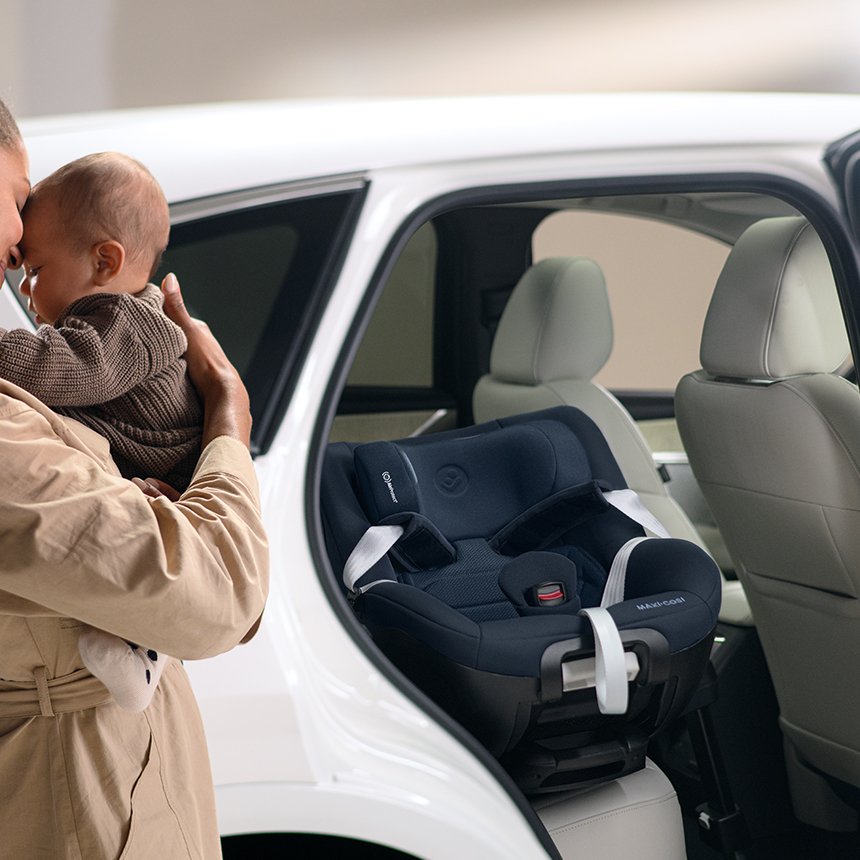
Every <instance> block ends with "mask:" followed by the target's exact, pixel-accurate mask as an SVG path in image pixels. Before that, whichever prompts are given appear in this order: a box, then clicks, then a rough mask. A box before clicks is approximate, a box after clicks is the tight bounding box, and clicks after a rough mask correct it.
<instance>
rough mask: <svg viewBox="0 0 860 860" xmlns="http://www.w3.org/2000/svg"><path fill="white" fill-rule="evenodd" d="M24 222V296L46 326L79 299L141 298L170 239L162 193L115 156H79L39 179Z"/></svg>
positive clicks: (141, 170) (137, 167)
mask: <svg viewBox="0 0 860 860" xmlns="http://www.w3.org/2000/svg"><path fill="white" fill-rule="evenodd" d="M22 216H23V219H24V238H23V240H22V242H21V245H20V248H21V253H22V256H23V261H24V275H25V276H24V280H23V281H22V282H21V292H22V293H23V294H24V295H25V296H27V297H28V298H29V299H30V310H31V311H34V312H35V313H36V314H37V322H46V323H51V324H53V323H54V322H56V319H57V317H58V316H59V314H60V312H61V311H62V310H63V309H64V308H66V307H68V306H69V305H70V304H71V303H72V302H73V301H76V300H77V299H80V298H83V297H84V296H88V295H91V294H93V293H100V292H102V293H136V292H139V291H140V290H142V289H143V288H144V286H146V282H147V281H148V280H149V279H150V278H151V277H152V276H153V275H154V274H155V271H156V269H157V268H158V266H159V263H160V262H161V255H162V253H163V252H164V249H165V248H166V247H167V239H168V235H169V233H170V217H169V213H168V209H167V201H166V199H165V197H164V192H163V191H162V190H161V186H160V185H159V184H158V183H157V182H156V181H155V179H154V177H153V176H152V174H151V173H150V172H149V171H148V170H147V169H146V168H145V167H144V166H143V165H142V164H141V163H140V162H138V161H135V160H134V159H133V158H129V157H128V156H127V155H121V154H119V153H116V152H100V153H96V154H95V155H87V156H84V157H83V158H79V159H77V160H76V161H72V162H70V163H69V164H67V165H65V166H64V167H61V168H60V169H59V170H57V171H55V172H54V173H52V174H51V175H50V176H48V177H47V178H46V179H43V180H42V181H41V182H40V183H38V184H37V185H36V186H35V188H33V191H32V192H31V194H30V197H29V199H28V200H27V205H26V206H25V207H24V211H23V213H22Z"/></svg>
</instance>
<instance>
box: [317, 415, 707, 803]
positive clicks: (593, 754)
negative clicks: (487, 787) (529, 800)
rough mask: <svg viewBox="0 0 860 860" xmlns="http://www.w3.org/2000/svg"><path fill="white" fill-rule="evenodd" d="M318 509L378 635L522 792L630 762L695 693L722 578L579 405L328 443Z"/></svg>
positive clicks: (639, 761) (339, 563)
mask: <svg viewBox="0 0 860 860" xmlns="http://www.w3.org/2000/svg"><path fill="white" fill-rule="evenodd" d="M321 507H322V521H323V526H324V530H325V534H326V543H327V550H328V553H329V557H330V560H331V563H332V566H333V568H334V570H335V572H336V574H340V573H341V571H342V572H343V580H344V589H345V590H346V591H347V593H348V595H349V598H350V600H351V601H352V603H353V607H354V609H355V611H356V612H357V613H358V616H359V618H360V619H361V621H362V623H363V624H364V625H365V626H366V628H367V629H368V630H369V632H370V634H371V635H372V637H373V638H374V640H375V642H376V643H377V644H378V646H379V647H380V648H381V649H382V651H383V652H384V653H385V654H386V655H387V656H388V657H389V658H390V659H391V660H392V662H394V663H395V665H397V666H398V667H399V668H400V669H401V671H403V672H404V674H406V675H407V676H408V677H409V678H411V679H412V681H413V682H414V683H415V684H417V685H418V686H419V687H420V688H422V689H423V690H424V691H425V692H426V693H427V695H429V696H430V697H431V698H432V699H433V700H435V701H436V702H437V703H438V704H439V705H440V706H441V707H442V708H443V709H445V710H446V711H448V712H449V713H450V714H451V715H452V716H453V717H454V718H455V719H457V720H458V721H459V722H460V723H461V724H462V725H463V726H464V727H465V728H467V729H468V730H469V731H470V732H471V733H472V734H473V735H474V736H475V737H476V738H477V739H478V740H479V741H480V742H481V743H483V744H484V745H485V746H486V747H487V749H489V751H490V752H491V753H493V754H494V755H495V756H497V757H498V758H499V759H500V761H501V762H502V764H503V765H504V766H505V767H506V768H507V769H508V771H509V772H510V773H511V775H512V776H513V777H514V779H515V780H517V782H518V783H519V784H520V786H521V787H522V788H523V790H525V791H528V792H545V791H556V790H559V789H562V788H567V787H571V786H581V785H587V784H594V783H597V782H601V781H604V780H608V779H614V778H616V777H618V776H621V775H623V774H625V773H629V772H632V771H634V770H637V769H639V768H641V767H642V766H643V765H644V761H645V749H646V746H647V741H648V738H649V737H651V736H652V735H653V734H654V733H655V732H656V731H657V730H658V729H659V728H660V727H661V726H663V725H664V724H666V723H667V722H668V721H669V720H671V719H672V718H673V717H675V716H676V715H678V714H679V713H680V712H681V711H682V710H683V708H684V706H685V705H686V704H687V702H688V701H689V699H690V697H691V696H692V694H693V693H694V692H695V690H696V687H697V685H698V683H699V680H700V678H701V675H702V673H703V671H704V669H705V666H706V664H707V661H708V658H709V654H710V648H711V644H712V641H713V632H714V627H715V625H716V622H717V615H718V613H719V605H720V573H719V570H718V568H717V567H716V565H715V564H714V562H713V561H712V560H711V558H710V557H709V556H708V555H707V553H705V552H704V551H703V550H701V549H700V548H699V547H697V546H696V545H695V544H693V543H691V542H688V541H684V540H676V539H672V538H669V537H668V536H666V533H665V531H664V530H663V529H662V527H661V526H660V524H659V523H658V522H657V521H656V520H655V519H654V518H653V517H652V516H651V515H650V514H649V512H648V511H647V509H646V508H645V507H644V505H642V503H641V502H640V501H639V500H638V497H636V496H635V494H634V493H633V492H632V491H631V490H629V489H627V485H626V483H625V481H624V477H623V476H622V474H621V472H620V470H619V468H618V465H617V464H616V462H615V459H614V458H613V456H612V454H611V452H610V450H609V447H608V445H607V443H606V441H605V439H604V438H603V436H602V434H601V433H600V431H599V430H598V428H597V426H596V425H595V424H594V422H593V421H591V419H590V418H588V416H586V415H585V414H584V413H583V412H581V411H580V410H578V409H575V408H573V407H568V406H561V407H556V408H553V409H548V410H544V411H541V412H534V413H529V414H526V415H516V416H510V417H506V418H500V419H498V420H495V421H490V422H487V423H484V424H480V425H477V426H474V427H468V428H464V429H460V430H452V431H448V432H444V433H438V434H434V435H429V436H419V437H415V438H409V439H401V440H399V441H394V442H372V443H366V444H352V443H346V442H339V443H334V444H331V445H329V446H328V450H327V452H326V456H325V462H324V465H323V472H322V484H321ZM646 528H647V529H648V531H650V532H651V533H652V534H653V535H657V536H659V537H657V538H652V537H650V536H648V535H646Z"/></svg>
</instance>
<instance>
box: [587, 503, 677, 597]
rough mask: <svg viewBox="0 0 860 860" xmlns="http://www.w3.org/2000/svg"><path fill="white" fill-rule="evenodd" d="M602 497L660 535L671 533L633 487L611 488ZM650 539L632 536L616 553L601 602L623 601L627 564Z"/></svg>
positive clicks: (666, 535)
mask: <svg viewBox="0 0 860 860" xmlns="http://www.w3.org/2000/svg"><path fill="white" fill-rule="evenodd" d="M603 498H604V499H606V501H607V502H609V504H610V505H612V506H613V507H614V508H616V509H617V510H619V511H621V513H622V514H624V515H625V516H627V517H629V518H630V519H631V520H633V522H635V523H638V524H639V525H640V526H642V527H643V528H644V529H647V530H648V531H650V532H652V533H653V534H655V535H656V536H657V537H661V538H667V537H669V532H667V531H666V528H665V526H664V525H663V524H662V523H661V522H660V520H658V519H657V517H655V516H654V514H652V513H651V511H649V510H648V508H646V507H645V503H644V502H643V501H642V499H640V498H639V496H638V495H637V494H636V493H635V492H634V491H633V490H610V491H609V492H608V493H604V494H603ZM643 540H649V538H648V537H635V538H631V539H630V540H629V541H627V543H625V544H624V545H623V546H622V547H621V549H619V550H618V552H617V553H615V558H614V559H612V566H611V567H610V568H609V575H608V576H607V577H606V585H605V587H604V589H603V597H602V599H601V601H600V605H601V606H603V607H606V606H612V605H613V604H615V603H621V601H622V600H624V585H625V582H626V580H627V563H628V562H629V561H630V555H631V553H632V552H633V550H634V549H635V548H636V547H637V546H638V545H639V544H640V543H642V541H643Z"/></svg>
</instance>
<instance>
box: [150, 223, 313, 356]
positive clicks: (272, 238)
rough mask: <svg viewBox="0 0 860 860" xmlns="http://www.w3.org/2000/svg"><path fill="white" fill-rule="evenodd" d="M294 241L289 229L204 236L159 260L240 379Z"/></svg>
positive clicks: (290, 259) (292, 252) (270, 227)
mask: <svg viewBox="0 0 860 860" xmlns="http://www.w3.org/2000/svg"><path fill="white" fill-rule="evenodd" d="M298 238H299V237H298V233H297V231H296V229H295V227H293V225H292V224H289V223H286V224H261V225H259V226H257V227H247V228H241V229H233V230H226V231H218V232H217V233H216V235H211V236H205V235H204V236H201V237H200V238H198V239H196V240H195V241H189V242H187V243H186V244H182V245H179V244H177V245H175V246H174V247H171V248H170V249H169V252H168V253H167V254H165V260H164V264H163V266H162V268H163V269H165V270H166V269H167V268H168V267H169V269H170V271H172V272H174V273H175V274H176V276H177V278H179V283H180V284H181V285H182V294H183V297H185V299H186V303H187V305H188V309H189V311H190V312H191V313H192V314H193V315H194V316H197V317H199V318H201V319H205V320H206V322H207V323H208V325H209V327H210V328H211V329H212V331H213V332H215V333H216V336H217V337H218V339H219V340H220V342H221V345H222V346H223V347H224V351H225V352H226V353H227V354H228V355H229V356H230V360H231V361H232V362H233V364H234V365H235V367H236V369H237V370H238V371H239V372H240V373H244V372H245V371H246V370H247V368H248V364H249V363H250V361H251V357H252V356H253V354H254V350H255V349H256V346H257V343H258V342H259V340H260V337H261V335H262V333H263V329H264V328H265V325H266V322H267V320H268V319H269V316H270V315H271V313H272V309H273V307H274V304H275V301H276V299H277V298H278V293H279V292H280V290H281V287H282V285H283V283H284V280H285V279H286V277H287V273H288V272H289V270H290V266H291V264H292V262H293V257H294V256H295V253H296V246H297V245H298ZM240 261H241V262H240Z"/></svg>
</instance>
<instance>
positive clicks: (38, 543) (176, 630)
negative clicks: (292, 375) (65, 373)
mask: <svg viewBox="0 0 860 860" xmlns="http://www.w3.org/2000/svg"><path fill="white" fill-rule="evenodd" d="M267 587H268V550H267V544H266V537H265V533H264V530H263V527H262V523H261V520H260V510H259V496H258V488H257V483H256V478H255V474H254V469H253V465H252V463H251V459H250V456H249V455H248V452H247V450H246V449H245V447H244V446H243V445H242V444H241V443H239V442H238V441H236V440H234V439H230V438H227V437H221V438H219V439H216V440H214V441H213V442H212V443H211V444H210V445H209V446H207V448H206V450H205V451H204V452H203V454H202V456H201V458H200V463H199V465H198V468H197V471H196V472H195V475H194V478H193V479H192V482H191V485H190V487H189V489H188V491H187V492H186V493H185V494H184V496H183V498H182V500H181V501H180V502H178V503H176V504H171V503H170V502H167V501H166V500H164V499H157V500H148V499H147V498H146V497H145V496H144V495H143V494H142V493H141V492H140V491H139V490H138V489H137V488H136V487H135V486H134V485H133V484H131V483H130V482H128V481H125V480H123V479H122V478H120V477H118V476H117V470H116V467H115V466H114V465H113V463H112V461H111V460H110V457H109V454H108V446H107V443H106V442H105V440H104V439H102V438H101V437H100V436H98V435H97V434H95V433H94V432H92V431H90V430H88V429H87V428H85V427H83V426H80V425H76V424H74V422H71V421H69V420H68V419H62V418H60V417H58V416H57V415H55V414H54V413H52V412H51V411H50V410H49V409H47V408H46V407H45V406H43V405H42V404H41V403H40V402H39V401H38V400H36V399H35V398H34V397H32V396H31V395H29V394H27V393H26V392H25V391H23V390H22V389H20V388H18V387H17V386H15V385H12V384H11V383H8V382H5V381H2V380H0V858H2V860H6V858H10V860H11V858H15V860H30V858H33V860H35V858H51V860H54V858H56V860H102V858H105V860H107V858H110V860H115V858H120V857H121V858H123V860H138V858H153V860H156V858H157V860H173V858H177V860H178V858H201V859H202V860H211V858H217V857H220V848H219V842H218V830H217V823H216V820H215V808H214V793H213V789H212V779H211V775H210V770H209V761H208V755H207V752H206V745H205V741H204V738H203V729H202V725H201V721H200V716H199V713H198V710H197V706H196V703H195V701H194V696H193V694H192V692H191V689H190V687H189V684H188V680H187V677H186V674H185V671H184V669H183V668H182V665H181V664H180V663H179V662H178V661H173V662H172V664H171V665H169V666H168V667H167V668H166V669H165V671H164V674H163V675H162V679H161V682H160V683H159V686H158V689H157V690H156V693H155V697H154V699H153V701H152V703H151V704H150V706H149V707H148V708H147V709H146V710H145V711H143V712H142V713H130V712H128V711H123V710H121V709H120V708H119V707H117V706H116V705H115V704H114V703H113V701H112V700H111V699H110V696H109V694H108V693H107V690H106V689H105V688H104V687H103V686H102V685H101V683H100V682H99V681H97V680H96V679H94V678H93V677H92V676H91V675H90V674H89V673H88V672H87V671H86V670H85V669H84V667H83V663H82V662H81V659H80V656H79V654H78V648H77V636H78V632H79V628H80V625H81V622H83V623H87V624H91V625H93V626H95V627H99V628H101V629H103V630H107V631H109V632H111V633H115V634H117V635H118V636H122V637H124V638H126V639H128V640H130V641H135V642H146V643H147V645H148V646H149V647H152V648H156V649H158V650H159V651H162V652H164V653H166V654H172V655H174V657H177V658H179V659H197V658H202V657H210V656H213V655H215V654H218V653H221V652H223V651H226V650H228V649H230V648H232V647H233V646H234V645H236V644H237V643H238V642H239V641H240V640H243V638H249V637H250V635H252V632H253V630H254V629H255V625H256V622H257V620H258V619H259V616H260V614H261V613H262V610H263V604H264V601H265V596H266V592H267ZM73 619H77V620H73Z"/></svg>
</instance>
